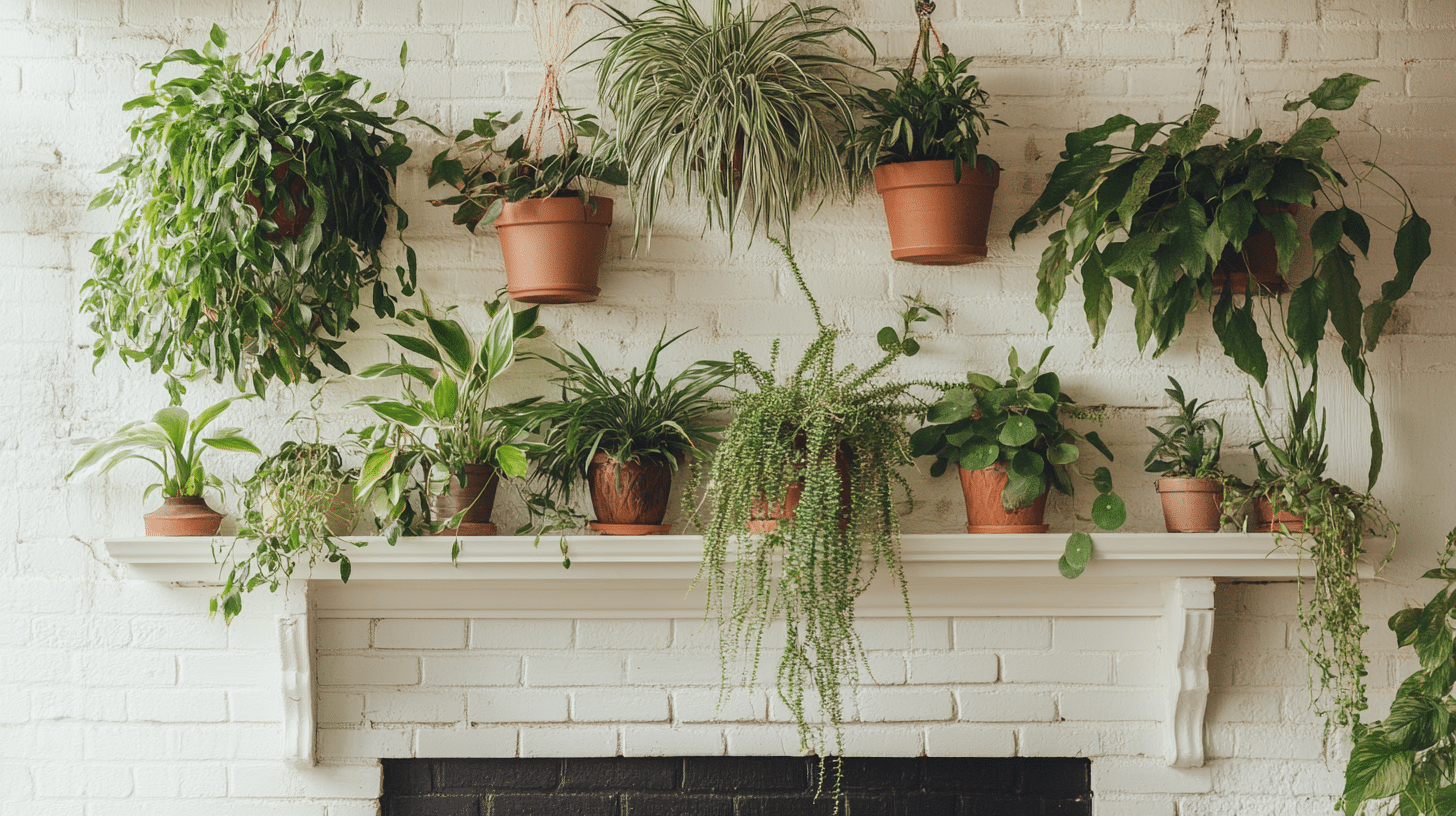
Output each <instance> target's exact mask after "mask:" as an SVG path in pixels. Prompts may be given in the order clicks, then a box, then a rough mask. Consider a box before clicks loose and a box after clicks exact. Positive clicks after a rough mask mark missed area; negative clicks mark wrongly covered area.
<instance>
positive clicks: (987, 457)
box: [960, 443, 1001, 470]
mask: <svg viewBox="0 0 1456 816" xmlns="http://www.w3.org/2000/svg"><path fill="white" fill-rule="evenodd" d="M1000 456H1001V446H999V445H992V444H989V443H987V444H982V445H971V446H970V447H968V448H966V449H965V450H963V451H961V459H960V465H961V467H963V468H965V469H966V470H981V469H983V468H988V467H990V466H992V465H994V464H996V459H997V458H999V457H1000Z"/></svg>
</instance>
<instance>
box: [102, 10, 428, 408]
mask: <svg viewBox="0 0 1456 816" xmlns="http://www.w3.org/2000/svg"><path fill="white" fill-rule="evenodd" d="M227 41H228V40H227V34H226V33H224V32H223V30H222V29H220V28H218V27H217V26H213V28H212V36H211V39H210V41H209V42H208V43H207V44H206V45H205V46H204V47H203V49H202V51H200V52H199V51H197V50H195V49H191V48H184V49H180V50H177V51H173V52H171V53H169V54H168V55H166V56H165V57H163V58H162V59H160V60H158V61H157V62H154V63H149V64H147V65H145V66H143V70H146V71H148V72H150V73H151V75H152V77H153V79H152V81H151V87H150V89H149V90H148V92H147V93H146V94H145V95H143V96H140V97H138V98H136V99H133V100H131V101H130V102H128V103H126V105H125V106H124V109H125V110H137V111H141V113H142V115H141V116H140V118H138V119H137V120H136V121H135V122H133V123H132V125H131V126H130V128H129V129H128V135H129V136H130V139H131V145H132V153H131V154H129V155H127V156H125V157H123V158H122V159H120V160H119V161H117V162H116V163H115V164H113V165H111V166H110V167H108V168H106V170H105V171H104V172H111V173H115V174H116V181H115V182H114V183H113V184H112V185H111V186H110V187H108V188H106V189H105V190H102V191H101V193H100V194H98V195H97V196H96V197H95V199H94V200H93V201H92V202H91V206H92V207H93V208H94V207H101V206H108V205H111V206H116V207H118V208H120V211H121V224H120V226H119V227H118V228H117V230H116V232H114V233H113V234H112V235H110V236H108V237H106V238H102V239H100V240H98V241H97V242H96V243H95V245H94V246H93V247H92V248H91V251H92V254H93V255H94V256H95V263H94V273H93V276H92V278H91V279H90V280H88V281H86V283H84V284H83V285H82V295H83V296H82V301H81V310H82V311H83V312H88V313H90V314H91V315H92V324H91V326H92V329H93V330H94V331H95V332H96V333H97V335H98V339H97V341H96V347H95V355H96V358H97V360H98V361H99V360H100V359H101V358H102V357H104V356H105V355H107V354H109V353H112V352H115V353H117V354H119V355H120V356H121V358H122V359H123V360H125V361H127V362H129V363H130V362H142V363H146V364H147V365H148V366H149V367H150V369H151V370H152V371H153V372H157V371H161V372H165V373H167V374H170V375H176V376H179V377H181V376H190V375H192V374H196V373H202V372H205V373H210V374H211V375H212V377H213V378H214V379H216V380H218V381H222V380H223V379H224V378H225V377H228V378H231V379H232V381H233V382H234V383H235V384H236V385H237V387H238V388H239V389H245V388H247V387H249V385H251V387H252V388H253V389H254V390H255V391H256V392H257V393H259V394H262V393H263V392H264V390H265V389H266V387H267V385H268V383H269V382H270V381H275V380H276V381H278V382H280V383H284V384H291V383H297V382H299V381H301V380H310V381H312V380H317V379H318V378H319V377H321V376H322V370H321V369H320V365H321V364H322V365H324V366H328V367H331V368H334V369H337V370H339V371H343V372H346V373H347V372H348V371H349V366H348V364H347V363H345V362H344V360H343V358H341V357H340V356H339V354H338V353H337V350H338V348H339V347H340V346H341V345H342V344H343V339H342V338H343V336H344V335H345V334H346V333H347V332H350V331H352V330H354V329H356V328H358V325H359V324H358V321H357V320H356V319H355V317H354V310H355V309H356V308H357V307H358V306H359V304H360V301H361V299H362V298H365V297H367V298H368V299H369V301H370V302H371V303H372V306H373V310H374V312H375V313H376V314H377V315H379V316H381V317H383V316H388V315H392V314H393V313H394V300H393V296H392V294H391V292H390V289H389V286H388V284H387V282H386V280H385V275H384V270H385V268H386V266H387V265H388V264H387V262H386V260H385V251H384V250H385V235H386V232H387V229H388V227H389V226H390V225H391V224H392V225H393V226H394V227H396V228H397V229H399V230H403V229H404V228H405V226H406V224H408V221H409V219H408V217H407V216H406V215H405V212H404V210H403V209H402V208H400V207H399V206H398V203H397V202H396V201H395V199H394V193H393V186H394V181H395V175H396V173H397V171H398V168H399V166H400V165H402V164H403V163H404V161H405V160H406V159H408V158H409V156H410V148H409V147H408V146H407V145H406V144H405V136H404V134H403V133H401V132H399V131H398V130H396V129H395V128H396V126H397V125H398V124H399V123H400V121H402V118H405V117H404V113H405V111H406V110H407V109H408V107H409V106H408V105H407V104H406V103H405V102H404V101H403V100H395V101H394V104H393V107H392V112H391V113H380V112H376V111H375V110H374V109H373V107H374V106H375V105H379V104H381V103H384V102H385V101H386V100H388V99H389V97H390V95H389V94H388V93H379V94H374V95H372V96H371V95H370V86H369V83H368V82H365V81H363V80H362V79H360V78H359V77H357V76H354V75H352V74H349V73H346V72H344V71H332V72H330V71H325V70H324V69H323V63H324V54H323V52H322V51H305V52H302V53H298V54H295V53H294V52H293V51H292V49H289V48H284V49H283V50H282V51H280V52H279V53H278V54H276V55H274V54H266V55H264V56H263V57H262V58H261V59H259V60H258V62H257V64H256V65H254V66H251V67H250V66H248V65H247V64H246V63H245V61H244V57H243V56H241V55H239V54H225V53H224V49H226V48H227ZM404 61H405V52H404V50H401V52H400V63H401V64H403V63H404ZM174 66H184V67H188V68H192V69H195V70H196V75H195V76H179V77H176V78H173V79H168V80H166V81H163V80H162V79H161V75H162V72H163V71H164V70H167V69H169V68H172V67H174ZM408 118H409V119H410V120H412V121H419V120H417V119H414V117H408ZM393 271H394V273H395V276H396V277H397V278H398V281H399V284H400V287H401V291H402V292H404V293H405V294H410V293H411V292H412V291H413V289H414V286H415V253H414V250H413V249H410V248H409V247H407V246H406V247H405V252H404V264H403V265H395V266H394V269H393ZM172 382H173V385H172V388H173V389H174V392H175V391H177V390H180V388H181V385H180V384H178V383H177V381H176V380H175V379H174V380H173V381H172Z"/></svg>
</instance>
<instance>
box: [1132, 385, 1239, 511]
mask: <svg viewBox="0 0 1456 816" xmlns="http://www.w3.org/2000/svg"><path fill="white" fill-rule="evenodd" d="M1168 382H1169V383H1170V384H1171V386H1172V387H1170V388H1165V389H1163V393H1165V394H1167V395H1168V398H1169V399H1171V400H1173V404H1174V405H1176V406H1178V413H1176V414H1173V415H1171V416H1165V417H1163V418H1162V420H1163V423H1162V424H1163V429H1162V430H1158V429H1157V428H1154V427H1152V426H1149V427H1148V432H1149V433H1151V434H1152V435H1153V436H1154V437H1156V438H1157V440H1158V441H1157V444H1155V445H1153V448H1152V450H1150V451H1148V458H1147V460H1146V461H1144V462H1143V465H1144V470H1146V471H1147V472H1148V473H1157V474H1159V478H1158V483H1157V489H1158V498H1159V499H1161V500H1162V502H1163V525H1164V526H1165V527H1166V528H1167V530H1168V532H1170V533H1216V532H1218V529H1219V527H1221V526H1222V519H1223V511H1222V507H1223V494H1224V484H1225V483H1226V482H1228V481H1230V477H1229V476H1228V475H1227V474H1225V473H1224V472H1223V471H1222V470H1220V469H1219V465H1218V460H1219V457H1220V455H1221V454H1222V452H1223V423H1221V422H1219V421H1218V420H1216V419H1213V418H1212V417H1203V416H1199V412H1200V411H1202V410H1203V409H1205V408H1207V407H1208V403H1207V402H1202V403H1201V402H1199V401H1198V400H1189V399H1187V398H1186V397H1185V396H1184V395H1183V386H1181V385H1179V384H1178V381H1177V380H1175V379H1173V378H1172V377H1169V378H1168Z"/></svg>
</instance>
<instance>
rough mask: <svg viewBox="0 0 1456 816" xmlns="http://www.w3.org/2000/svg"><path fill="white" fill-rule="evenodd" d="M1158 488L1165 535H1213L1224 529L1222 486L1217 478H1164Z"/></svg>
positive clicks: (1159, 481) (1159, 482)
mask: <svg viewBox="0 0 1456 816" xmlns="http://www.w3.org/2000/svg"><path fill="white" fill-rule="evenodd" d="M1157 488H1158V498H1160V499H1162V500H1163V526H1164V527H1166V528H1167V530H1168V532H1170V533H1216V532H1218V530H1219V528H1220V527H1221V526H1223V525H1222V524H1221V523H1220V522H1221V520H1222V519H1221V517H1222V515H1223V512H1222V510H1221V508H1220V505H1221V504H1222V502H1223V484H1222V483H1221V482H1219V481H1218V480H1217V479H1182V478H1177V477H1173V476H1164V477H1163V478H1161V479H1159V480H1158V484H1157Z"/></svg>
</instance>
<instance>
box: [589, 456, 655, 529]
mask: <svg viewBox="0 0 1456 816" xmlns="http://www.w3.org/2000/svg"><path fill="white" fill-rule="evenodd" d="M672 474H673V467H672V463H671V462H667V461H664V460H660V459H649V460H646V461H641V462H639V461H630V462H622V463H620V464H618V463H617V462H613V461H612V457H610V456H608V455H607V454H605V453H598V454H597V455H596V456H594V457H592V461H591V466H590V467H588V468H587V477H588V486H589V487H590V488H591V500H592V509H593V510H595V511H596V514H597V520H596V521H593V522H592V523H591V528H592V529H593V530H596V531H597V532H599V533H605V534H607V535H664V534H666V533H667V532H668V531H669V530H671V529H672V525H669V524H663V523H662V519H663V517H665V516H666V515H667V501H668V496H669V494H671V493H672Z"/></svg>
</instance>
